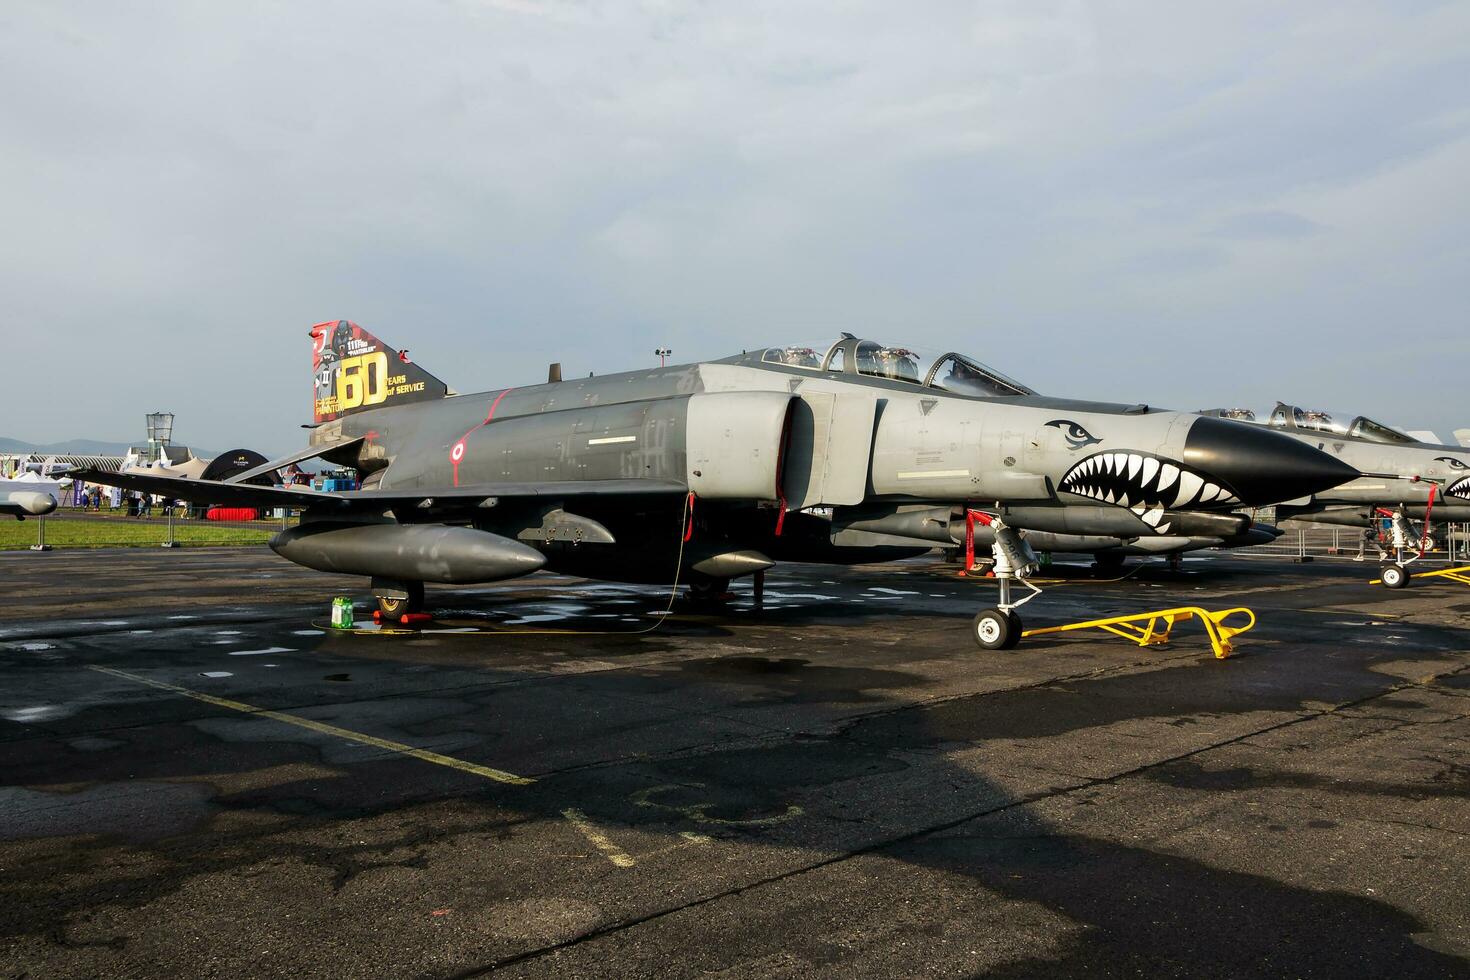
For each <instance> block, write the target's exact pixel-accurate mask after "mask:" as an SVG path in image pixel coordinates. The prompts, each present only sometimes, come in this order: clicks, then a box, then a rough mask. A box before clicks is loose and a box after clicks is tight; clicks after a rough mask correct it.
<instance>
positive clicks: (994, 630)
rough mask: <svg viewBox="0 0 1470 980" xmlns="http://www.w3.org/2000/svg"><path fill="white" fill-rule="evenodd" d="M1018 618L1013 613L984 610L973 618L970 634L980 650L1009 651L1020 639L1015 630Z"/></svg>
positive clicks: (1018, 633)
mask: <svg viewBox="0 0 1470 980" xmlns="http://www.w3.org/2000/svg"><path fill="white" fill-rule="evenodd" d="M1019 622H1020V618H1019V617H1017V616H1016V615H1015V613H1003V612H1001V611H1000V610H999V609H986V610H984V611H983V612H981V613H980V615H978V616H976V617H975V621H974V623H973V624H971V627H970V633H971V634H972V635H973V636H974V637H975V642H976V643H978V644H980V649H982V650H1009V649H1010V648H1011V647H1013V646H1015V645H1016V642H1017V641H1018V640H1019V639H1020V638H1021V633H1020V631H1019V630H1017V629H1016V628H1015V624H1016V623H1019Z"/></svg>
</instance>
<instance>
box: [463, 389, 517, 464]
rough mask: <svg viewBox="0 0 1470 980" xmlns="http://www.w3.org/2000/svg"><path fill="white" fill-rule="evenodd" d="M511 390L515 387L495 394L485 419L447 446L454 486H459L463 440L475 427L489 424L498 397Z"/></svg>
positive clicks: (497, 403)
mask: <svg viewBox="0 0 1470 980" xmlns="http://www.w3.org/2000/svg"><path fill="white" fill-rule="evenodd" d="M512 391H515V389H514V388H507V389H505V390H504V391H502V392H501V393H500V394H498V395H496V396H495V400H494V401H493V402H491V403H490V411H488V412H486V413H485V421H483V422H481V423H480V424H479V425H477V426H474V427H472V428H471V429H470V430H469V432H466V433H465V434H464V435H462V436H460V437H459V442H456V443H455V444H454V445H453V446H450V447H449V465H450V467H451V468H452V469H453V473H454V485H455V486H459V461H460V460H462V459H464V454H465V451H466V450H465V440H467V439H468V438H469V437H470V434H471V433H472V432H474V431H475V429H479V428H482V427H484V426H487V425H489V424H490V420H491V419H493V418H495V410H496V409H497V408H499V407H500V399H502V398H504V397H505V396H506V395H508V394H510V393H511V392H512Z"/></svg>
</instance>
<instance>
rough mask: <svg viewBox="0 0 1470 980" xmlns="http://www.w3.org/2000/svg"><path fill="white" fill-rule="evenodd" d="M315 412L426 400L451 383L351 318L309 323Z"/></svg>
mask: <svg viewBox="0 0 1470 980" xmlns="http://www.w3.org/2000/svg"><path fill="white" fill-rule="evenodd" d="M311 376H312V387H313V398H312V417H313V419H315V421H316V422H318V423H321V422H330V421H332V420H333V419H338V418H341V417H342V416H344V415H351V414H352V413H353V412H365V411H367V410H369V409H374V408H385V407H387V406H390V405H407V404H408V403H410V402H421V401H428V400H431V399H435V398H443V397H444V396H446V395H448V394H449V393H450V392H449V387H448V386H447V385H446V384H445V383H444V382H442V381H440V380H439V379H438V378H436V377H434V376H433V375H432V374H430V373H429V372H427V371H425V370H424V369H423V368H421V367H419V366H418V365H417V364H414V363H413V362H412V361H410V360H409V359H408V351H406V350H404V351H398V350H394V349H393V348H392V347H389V346H388V345H387V344H385V343H383V342H382V341H381V340H379V339H378V338H377V337H374V336H373V335H372V334H371V333H369V332H368V331H366V330H364V329H363V328H362V327H359V326H358V325H357V324H355V323H353V322H352V321H350V320H327V321H326V322H324V323H318V324H314V325H313V326H312V328H311Z"/></svg>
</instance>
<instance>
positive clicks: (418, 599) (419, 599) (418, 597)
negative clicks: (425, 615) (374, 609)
mask: <svg viewBox="0 0 1470 980" xmlns="http://www.w3.org/2000/svg"><path fill="white" fill-rule="evenodd" d="M403 591H404V592H407V593H408V595H405V596H383V595H380V596H378V597H377V599H378V612H380V613H382V614H383V618H384V619H388V620H396V619H398V618H399V617H400V616H402V615H403V614H404V613H416V612H423V611H424V583H422V582H410V583H408V585H407V586H406V587H405V588H404V589H403Z"/></svg>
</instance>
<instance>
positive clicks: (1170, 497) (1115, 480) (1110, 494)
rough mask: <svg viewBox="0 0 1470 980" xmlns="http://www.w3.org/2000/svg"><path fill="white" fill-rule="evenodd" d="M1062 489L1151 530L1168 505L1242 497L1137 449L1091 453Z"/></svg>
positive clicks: (1219, 503)
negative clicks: (1122, 510) (1129, 515)
mask: <svg viewBox="0 0 1470 980" xmlns="http://www.w3.org/2000/svg"><path fill="white" fill-rule="evenodd" d="M1467 482H1470V481H1467ZM1061 489H1062V490H1064V491H1066V492H1067V493H1073V494H1077V495H1078V496H1081V497H1090V498H1091V499H1093V500H1096V501H1099V502H1101V503H1105V504H1117V505H1119V506H1122V507H1127V508H1128V509H1129V510H1131V511H1132V512H1133V513H1134V514H1135V515H1137V517H1138V518H1139V519H1140V520H1142V521H1143V522H1144V523H1145V524H1147V525H1148V526H1149V527H1152V528H1154V529H1155V530H1161V529H1160V521H1162V519H1163V517H1164V511H1166V510H1184V509H1187V508H1190V507H1209V508H1212V509H1213V508H1217V507H1226V506H1229V505H1231V504H1237V503H1239V502H1240V500H1239V498H1237V497H1236V496H1235V494H1233V493H1231V492H1230V490H1229V489H1227V488H1225V487H1223V486H1221V485H1220V484H1218V483H1215V482H1214V481H1212V480H1209V479H1206V478H1205V477H1203V476H1200V475H1199V474H1198V473H1194V472H1192V471H1191V470H1188V469H1186V468H1184V467H1182V466H1180V465H1179V464H1178V463H1175V462H1171V461H1169V460H1166V459H1160V458H1159V457H1157V456H1151V455H1149V454H1147V453H1135V452H1110V453H1097V454H1095V455H1092V456H1089V457H1087V458H1086V459H1084V460H1082V461H1081V462H1080V463H1078V464H1077V465H1076V466H1074V467H1072V469H1071V470H1069V471H1068V472H1067V475H1066V476H1064V477H1062V482H1061ZM1164 526H1165V527H1167V525H1164Z"/></svg>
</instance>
